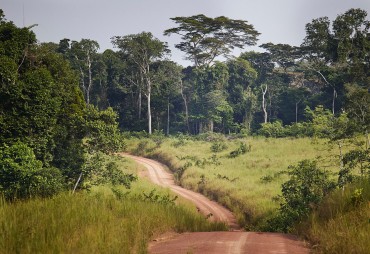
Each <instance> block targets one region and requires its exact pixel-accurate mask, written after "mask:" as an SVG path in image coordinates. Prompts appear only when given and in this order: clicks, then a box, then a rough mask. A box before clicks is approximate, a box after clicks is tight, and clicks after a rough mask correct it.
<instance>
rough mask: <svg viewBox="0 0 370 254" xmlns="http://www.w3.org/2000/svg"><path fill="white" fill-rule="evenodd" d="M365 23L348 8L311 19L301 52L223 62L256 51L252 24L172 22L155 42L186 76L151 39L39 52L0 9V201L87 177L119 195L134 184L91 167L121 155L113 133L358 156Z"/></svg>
mask: <svg viewBox="0 0 370 254" xmlns="http://www.w3.org/2000/svg"><path fill="white" fill-rule="evenodd" d="M366 18H367V13H366V11H364V10H361V9H350V10H348V11H347V12H345V13H344V14H341V15H338V16H337V18H336V19H335V20H334V21H330V20H329V19H328V18H327V17H323V18H318V19H314V20H312V22H311V23H309V24H307V25H306V37H305V38H304V41H303V42H302V45H301V46H300V47H295V46H290V45H287V44H274V43H266V44H262V45H260V47H261V48H263V49H265V52H263V53H260V52H253V51H245V52H244V53H242V54H241V55H240V56H239V57H232V56H230V53H231V52H232V50H233V49H235V48H240V49H243V48H244V47H246V46H251V45H256V44H257V41H258V36H259V33H258V31H256V30H255V29H254V27H253V25H251V24H249V23H248V22H247V21H244V20H233V19H229V18H227V17H223V16H221V17H216V18H210V17H206V16H204V15H195V16H190V17H175V18H172V20H173V21H174V23H175V26H174V27H173V28H170V29H168V30H166V31H164V34H165V35H169V36H172V35H177V36H180V37H181V42H180V43H179V44H177V45H175V46H176V48H178V49H180V50H181V51H183V52H184V56H185V57H186V59H188V60H190V61H192V63H193V65H192V66H188V67H185V68H184V67H183V66H180V65H178V64H176V63H175V62H173V61H170V60H169V58H168V57H169V54H170V50H169V49H168V46H167V43H165V42H162V41H160V40H158V39H157V38H155V37H153V35H152V34H151V33H150V32H142V33H138V34H131V35H123V36H114V37H112V43H113V45H114V46H115V48H116V49H117V50H116V51H113V50H105V51H104V52H103V53H99V52H98V49H99V44H98V43H97V42H96V41H94V40H90V39H82V40H81V41H71V40H69V39H62V40H61V41H60V42H59V43H58V44H57V43H51V42H49V43H44V42H38V41H37V39H36V35H35V34H34V33H33V32H32V27H33V26H29V27H23V28H19V27H17V26H15V25H14V23H13V22H11V21H8V20H6V18H5V15H4V13H3V11H2V10H0V63H1V64H0V82H1V87H0V101H1V103H0V129H1V133H0V144H1V147H0V148H1V149H0V163H1V165H0V169H2V171H1V175H0V178H1V179H3V181H2V184H1V186H0V191H2V192H3V193H5V198H6V199H14V198H23V197H29V196H33V195H41V196H49V195H53V194H54V193H57V192H58V191H59V190H61V189H64V188H65V187H66V186H67V187H69V188H71V189H76V188H84V180H85V179H87V178H88V177H89V176H91V175H95V176H96V175H99V176H100V177H102V179H103V178H104V179H105V180H104V181H106V180H107V179H110V181H112V182H120V183H122V184H124V185H127V186H129V184H130V182H131V181H133V180H135V177H134V176H132V175H126V174H123V173H122V172H120V171H119V170H118V169H117V167H114V166H113V165H112V164H104V163H103V164H102V165H100V166H99V167H98V166H97V164H96V163H98V162H99V161H101V160H100V159H99V158H101V157H102V156H104V155H105V154H111V153H113V152H116V151H119V150H120V149H122V148H123V147H124V141H123V136H122V134H121V133H120V130H125V131H146V132H147V133H148V134H152V133H153V132H154V131H156V132H164V133H165V134H177V133H188V134H200V133H205V132H219V133H225V134H231V133H238V134H260V135H265V136H271V137H283V136H317V137H328V138H330V139H341V138H346V137H350V136H352V135H354V134H360V135H364V136H365V137H367V143H366V147H368V144H369V138H368V127H369V119H370V117H369V84H370V77H369V75H370V71H369V69H370V55H369V54H370V38H369V28H370V22H369V21H368V20H367V19H366ZM221 56H224V57H226V59H228V60H226V61H223V62H221V61H217V59H219V57H221ZM97 168H99V170H102V171H99V172H94V170H97ZM14 179H18V180H17V181H14ZM60 179H64V180H62V181H60ZM95 180H96V181H97V182H99V181H102V180H97V179H95Z"/></svg>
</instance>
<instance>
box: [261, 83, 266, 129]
mask: <svg viewBox="0 0 370 254" xmlns="http://www.w3.org/2000/svg"><path fill="white" fill-rule="evenodd" d="M261 90H262V110H263V114H264V123H267V110H266V108H267V103H266V98H265V96H266V93H267V85H266V87H265V89H263V87H262V86H261Z"/></svg>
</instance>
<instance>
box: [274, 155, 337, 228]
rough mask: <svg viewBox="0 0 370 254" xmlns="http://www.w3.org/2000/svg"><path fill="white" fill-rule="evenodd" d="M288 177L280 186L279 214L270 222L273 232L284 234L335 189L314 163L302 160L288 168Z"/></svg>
mask: <svg viewBox="0 0 370 254" xmlns="http://www.w3.org/2000/svg"><path fill="white" fill-rule="evenodd" d="M288 175H289V177H290V179H289V180H288V181H287V182H285V183H283V184H282V186H281V187H282V189H281V190H282V196H281V197H282V198H283V202H282V203H281V204H280V209H279V212H280V213H279V215H278V216H277V217H276V218H274V219H273V220H271V221H270V223H271V227H272V228H273V229H274V230H278V231H285V232H287V231H289V230H290V229H291V227H292V226H293V225H294V224H295V223H298V222H299V221H300V220H301V219H302V218H304V216H307V215H308V213H309V212H310V211H311V210H312V209H313V208H314V207H315V206H316V205H318V204H319V202H320V201H321V200H322V199H323V197H324V196H325V195H327V194H328V193H329V191H330V190H332V189H333V188H334V187H335V184H334V183H333V182H331V181H330V180H329V176H328V173H327V172H324V171H322V170H321V169H320V168H318V166H317V163H316V162H315V161H309V160H304V161H301V162H299V163H298V165H296V166H290V168H289V170H288Z"/></svg>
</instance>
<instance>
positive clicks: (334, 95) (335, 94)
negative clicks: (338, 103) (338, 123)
mask: <svg viewBox="0 0 370 254" xmlns="http://www.w3.org/2000/svg"><path fill="white" fill-rule="evenodd" d="M335 98H337V90H335V87H334V86H333V104H332V111H333V115H334V114H335Z"/></svg>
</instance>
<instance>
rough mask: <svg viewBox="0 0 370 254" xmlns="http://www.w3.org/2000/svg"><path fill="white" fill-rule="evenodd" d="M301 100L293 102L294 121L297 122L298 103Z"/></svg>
mask: <svg viewBox="0 0 370 254" xmlns="http://www.w3.org/2000/svg"><path fill="white" fill-rule="evenodd" d="M301 100H302V99H301ZM301 100H299V101H297V102H296V103H295V123H298V104H299V103H300V102H301Z"/></svg>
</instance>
